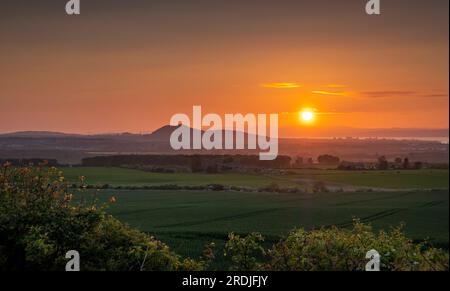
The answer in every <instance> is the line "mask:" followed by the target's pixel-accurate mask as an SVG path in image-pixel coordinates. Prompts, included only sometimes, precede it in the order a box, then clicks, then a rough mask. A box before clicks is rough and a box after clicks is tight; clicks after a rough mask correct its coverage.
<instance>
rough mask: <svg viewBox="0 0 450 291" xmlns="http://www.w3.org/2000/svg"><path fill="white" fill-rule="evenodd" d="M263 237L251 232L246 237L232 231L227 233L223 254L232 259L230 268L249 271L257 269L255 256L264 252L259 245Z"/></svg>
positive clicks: (257, 264)
mask: <svg viewBox="0 0 450 291" xmlns="http://www.w3.org/2000/svg"><path fill="white" fill-rule="evenodd" d="M263 241H264V238H263V237H262V235H261V234H259V233H251V234H249V235H248V236H246V237H241V236H239V235H236V234H234V233H231V234H229V235H228V241H227V243H226V244H225V254H224V255H225V256H231V260H232V261H233V267H232V270H234V271H251V270H258V269H259V268H260V267H259V266H260V264H259V263H258V262H257V258H258V257H260V256H261V255H262V254H264V249H263V247H262V246H261V245H260V243H261V242H263Z"/></svg>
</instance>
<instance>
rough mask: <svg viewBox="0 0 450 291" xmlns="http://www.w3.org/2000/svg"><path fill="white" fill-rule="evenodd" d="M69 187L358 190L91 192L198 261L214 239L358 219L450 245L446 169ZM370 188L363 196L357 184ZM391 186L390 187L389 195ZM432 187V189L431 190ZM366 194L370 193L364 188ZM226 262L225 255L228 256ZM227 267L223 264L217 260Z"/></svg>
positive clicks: (107, 180)
mask: <svg viewBox="0 0 450 291" xmlns="http://www.w3.org/2000/svg"><path fill="white" fill-rule="evenodd" d="M63 170H64V172H65V176H66V178H67V179H68V181H70V182H77V181H79V178H78V177H79V176H81V175H83V176H86V177H87V180H86V182H87V183H88V184H98V185H100V184H109V185H112V186H119V185H120V186H145V185H147V186H152V185H165V184H177V185H180V186H182V185H190V186H192V185H208V184H223V185H229V186H244V187H251V188H258V187H265V186H267V185H269V184H270V183H273V182H276V183H277V184H279V185H280V186H286V187H287V186H295V187H299V188H302V187H304V188H307V185H308V184H311V183H312V182H314V181H324V182H327V183H329V185H346V186H351V187H354V190H353V191H344V192H330V193H317V194H312V193H311V192H309V193H297V194H280V193H265V192H234V191H222V192H214V191H172V190H168V191H152V190H114V189H105V190H101V191H99V192H97V191H90V192H88V193H87V194H83V195H94V194H93V193H95V196H96V197H97V198H98V199H100V200H101V201H107V200H108V199H109V198H110V197H111V196H115V197H117V203H116V204H113V205H112V206H111V207H110V208H109V210H108V211H109V212H110V213H111V214H112V215H113V216H114V217H116V218H118V219H119V220H121V221H124V222H126V223H128V224H130V225H131V226H133V227H136V228H138V229H140V230H143V231H146V232H149V233H152V234H153V235H155V236H156V237H157V238H158V239H161V240H162V241H164V242H166V243H167V244H168V245H170V246H171V247H172V248H173V249H174V250H175V251H176V252H178V253H179V254H181V255H184V256H192V257H198V256H199V255H200V254H201V251H202V249H203V246H204V245H206V244H207V243H209V242H211V241H215V242H216V243H218V244H219V245H221V244H223V243H224V241H225V239H226V236H227V234H228V233H229V232H236V233H241V234H246V233H249V232H253V231H256V232H260V233H262V234H263V235H264V236H266V238H267V239H268V242H269V243H273V242H275V241H276V240H278V239H279V237H280V236H281V235H283V234H285V233H287V232H288V231H290V230H292V229H294V228H298V227H303V228H306V229H312V228H320V227H323V226H330V225H336V226H339V227H349V226H350V225H351V223H352V219H353V218H354V217H357V218H359V219H361V221H363V222H366V223H370V224H372V225H373V226H374V227H375V228H376V229H389V228H390V227H393V226H398V225H400V224H401V223H405V232H406V234H407V235H408V236H409V237H410V238H412V239H414V240H418V241H422V240H425V239H429V240H430V241H431V242H432V243H433V244H435V245H436V246H440V247H444V248H448V244H449V225H448V219H449V193H448V184H449V182H448V180H449V179H448V171H447V170H420V171H398V172H397V171H385V172H379V171H373V172H348V171H335V170H325V169H321V170H295V171H290V172H289V173H287V174H277V175H270V176H268V175H256V174H218V175H208V174H189V173H183V174H159V173H149V172H142V171H137V170H128V169H118V168H65V169H63ZM363 186H364V187H373V189H372V191H357V189H359V188H358V187H363ZM389 189H391V190H389ZM430 189H434V190H430ZM366 190H367V189H366ZM222 259H224V258H222ZM217 262H218V264H219V267H221V266H222V265H220V264H222V263H221V259H219V260H218V261H217Z"/></svg>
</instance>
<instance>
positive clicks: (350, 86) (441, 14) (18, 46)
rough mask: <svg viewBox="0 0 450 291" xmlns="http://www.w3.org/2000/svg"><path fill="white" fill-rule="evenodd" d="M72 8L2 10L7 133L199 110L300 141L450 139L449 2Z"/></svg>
mask: <svg viewBox="0 0 450 291" xmlns="http://www.w3.org/2000/svg"><path fill="white" fill-rule="evenodd" d="M65 3H66V1H65V0H52V1H51V0H42V1H23V0H14V1H13V0H8V1H2V4H1V6H0V132H12V131H23V130H45V131H60V132H70V133H106V132H125V131H127V132H150V131H152V130H155V129H157V128H159V127H161V126H163V125H166V124H168V123H169V121H170V118H171V116H172V115H173V114H176V113H190V112H192V106H193V105H201V106H202V107H203V110H204V111H205V113H218V114H225V113H243V114H245V113H279V114H280V127H282V128H286V130H285V131H284V133H285V134H286V135H299V136H300V135H301V132H302V128H303V127H308V128H309V130H310V128H311V127H314V128H316V129H317V130H318V131H320V130H321V129H324V128H326V129H328V130H329V129H330V128H335V127H336V128H339V127H355V128H393V127H397V128H447V127H448V122H449V112H448V105H449V95H448V91H449V86H448V78H449V67H448V62H449V59H448V54H449V43H448V42H449V39H448V34H449V31H448V22H449V16H448V8H449V7H448V6H449V1H448V0H381V4H382V15H381V16H368V15H366V13H365V10H364V6H365V3H366V1H365V0H345V1H336V0H314V1H303V0H292V1H290V0H273V1H265V0H239V1H238V0H226V1H225V0H220V1H219V0H204V1H201V0H177V1H174V0H159V1H151V0H149V1H143V0H141V1H139V0H120V1H116V0H108V1H107V0H81V15H80V16H67V15H66V14H65V10H64V6H65ZM302 108H311V109H312V110H314V112H315V114H316V116H315V120H314V121H313V122H311V123H309V124H305V123H302V122H300V121H299V118H298V117H299V114H298V111H299V110H301V109H302Z"/></svg>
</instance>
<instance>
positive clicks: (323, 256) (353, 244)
mask: <svg viewBox="0 0 450 291" xmlns="http://www.w3.org/2000/svg"><path fill="white" fill-rule="evenodd" d="M261 241H263V238H262V237H261V235H258V234H251V235H249V236H247V237H244V238H241V237H238V236H231V237H230V240H229V242H228V243H227V248H228V249H229V250H231V251H232V261H233V263H234V265H233V267H232V268H234V269H239V270H242V269H243V268H245V270H266V271H267V270H270V271H363V270H365V265H366V263H367V262H368V260H367V259H366V258H365V256H366V253H367V252H368V251H369V250H372V249H374V250H376V251H378V252H379V253H380V256H381V269H382V270H383V271H442V270H448V269H449V265H448V264H449V263H448V262H449V256H448V253H447V252H444V251H442V250H438V249H435V248H431V247H427V246H426V245H425V244H414V243H412V242H411V241H410V240H409V239H407V238H406V237H405V236H404V234H403V232H402V230H401V228H394V229H392V230H391V231H390V232H384V231H380V232H379V233H375V232H374V231H373V230H372V228H371V227H370V226H368V225H364V224H361V223H359V222H358V221H355V222H354V225H353V229H352V230H345V229H338V228H336V227H332V228H327V229H325V228H323V229H320V230H313V231H305V230H303V229H298V230H295V231H292V232H291V233H290V234H289V235H288V236H287V237H286V238H284V239H283V240H281V241H280V242H278V243H277V244H275V245H274V246H273V247H272V248H271V249H268V250H265V249H263V248H262V246H261V245H260V244H259V242H261ZM255 251H258V252H260V253H261V254H265V258H263V259H261V260H260V262H258V261H257V260H256V259H255V256H252V255H251V253H253V252H255Z"/></svg>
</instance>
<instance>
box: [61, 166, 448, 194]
mask: <svg viewBox="0 0 450 291" xmlns="http://www.w3.org/2000/svg"><path fill="white" fill-rule="evenodd" d="M64 173H65V176H66V178H67V179H68V181H70V182H79V177H80V176H86V177H87V180H86V182H87V183H88V184H95V185H97V184H98V185H100V184H109V185H112V186H145V185H150V186H151V185H166V184H177V185H180V186H185V185H187V186H193V185H208V184H222V185H227V186H242V187H253V188H258V187H265V186H268V185H269V184H271V183H277V184H279V185H280V186H282V187H289V186H291V187H300V188H301V187H306V185H307V184H309V183H310V182H311V181H322V182H328V183H332V184H337V185H339V184H342V185H348V186H355V187H374V188H387V189H448V188H449V178H448V174H449V172H448V170H408V171H354V172H352V171H337V170H326V169H317V170H294V171H289V173H288V174H284V175H257V174H244V173H231V174H215V175H211V174H197V173H196V174H191V173H177V174H164V173H150V172H143V171H138V170H129V169H120V168H100V167H99V168H86V167H76V168H64Z"/></svg>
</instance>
